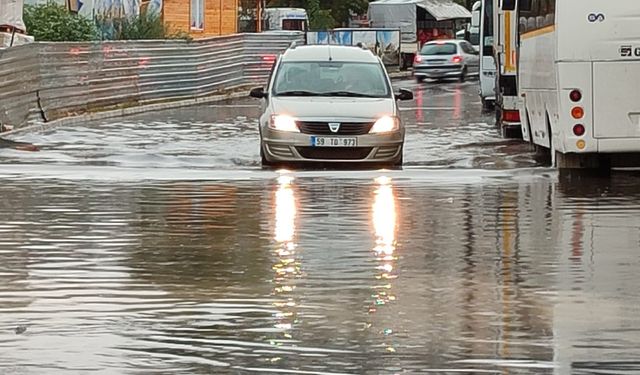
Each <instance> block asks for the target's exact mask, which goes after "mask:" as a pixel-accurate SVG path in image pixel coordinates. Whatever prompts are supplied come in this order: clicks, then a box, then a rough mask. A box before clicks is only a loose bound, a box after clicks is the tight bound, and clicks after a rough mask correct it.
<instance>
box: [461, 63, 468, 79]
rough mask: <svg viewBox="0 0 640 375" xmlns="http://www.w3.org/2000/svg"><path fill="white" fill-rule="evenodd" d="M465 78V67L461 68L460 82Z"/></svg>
mask: <svg viewBox="0 0 640 375" xmlns="http://www.w3.org/2000/svg"><path fill="white" fill-rule="evenodd" d="M466 80H467V67H466V66H465V67H464V68H462V74H460V82H464V81H466Z"/></svg>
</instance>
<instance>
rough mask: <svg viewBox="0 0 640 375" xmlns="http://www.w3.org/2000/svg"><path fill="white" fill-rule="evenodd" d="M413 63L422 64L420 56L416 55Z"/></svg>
mask: <svg viewBox="0 0 640 375" xmlns="http://www.w3.org/2000/svg"><path fill="white" fill-rule="evenodd" d="M413 62H414V63H416V64H420V63H421V62H422V56H420V55H416V57H415V58H414V59H413Z"/></svg>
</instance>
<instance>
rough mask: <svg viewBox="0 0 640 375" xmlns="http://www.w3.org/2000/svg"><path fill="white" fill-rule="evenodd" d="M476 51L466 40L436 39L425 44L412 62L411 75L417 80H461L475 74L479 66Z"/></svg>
mask: <svg viewBox="0 0 640 375" xmlns="http://www.w3.org/2000/svg"><path fill="white" fill-rule="evenodd" d="M479 60H480V58H479V56H478V52H477V51H476V50H475V49H474V48H473V46H472V45H471V43H469V42H467V41H466V40H457V39H451V40H438V41H435V42H429V43H427V44H425V45H424V46H423V47H422V49H421V50H420V52H418V54H417V55H416V57H415V60H414V62H413V76H414V77H415V78H416V80H417V81H418V82H422V81H423V80H424V79H425V78H432V79H445V78H456V79H459V80H460V81H461V82H463V81H464V80H465V79H466V78H467V76H469V75H477V74H478V70H479V68H480V63H479Z"/></svg>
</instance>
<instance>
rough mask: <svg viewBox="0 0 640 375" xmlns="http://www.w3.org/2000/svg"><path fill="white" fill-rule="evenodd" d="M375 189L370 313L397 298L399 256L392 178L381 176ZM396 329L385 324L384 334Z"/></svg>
mask: <svg viewBox="0 0 640 375" xmlns="http://www.w3.org/2000/svg"><path fill="white" fill-rule="evenodd" d="M375 183H376V190H375V192H374V199H373V206H372V211H373V227H374V232H375V246H374V248H373V254H374V256H375V258H376V264H377V268H376V270H377V271H376V275H375V278H376V283H375V285H374V287H373V294H372V298H373V304H372V306H371V307H370V308H369V313H371V314H373V313H376V312H377V311H378V309H379V308H381V307H382V306H384V305H387V304H388V303H390V302H392V301H395V300H396V296H395V295H394V293H393V289H392V281H393V280H394V279H396V278H397V277H398V272H397V270H396V263H397V260H398V257H397V255H396V254H395V251H396V233H397V230H398V228H397V217H398V213H397V210H396V198H395V195H394V192H393V186H392V184H391V179H390V178H388V177H384V176H383V177H378V178H376V180H375ZM392 333H393V327H389V326H386V327H383V329H382V334H383V335H385V336H388V335H391V334H392ZM385 346H386V350H387V351H389V352H395V348H394V347H393V346H392V345H390V344H388V343H385Z"/></svg>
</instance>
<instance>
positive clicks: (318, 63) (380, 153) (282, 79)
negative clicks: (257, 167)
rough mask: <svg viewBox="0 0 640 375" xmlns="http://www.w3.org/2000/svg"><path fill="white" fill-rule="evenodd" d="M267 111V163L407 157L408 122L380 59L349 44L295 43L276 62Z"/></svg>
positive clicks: (259, 93) (392, 161) (401, 96)
mask: <svg viewBox="0 0 640 375" xmlns="http://www.w3.org/2000/svg"><path fill="white" fill-rule="evenodd" d="M251 96H252V97H254V98H262V99H264V103H263V109H264V113H263V114H262V116H261V117H260V155H261V158H262V164H263V165H272V164H278V165H280V164H288V163H299V162H319V163H327V162H330V163H345V162H349V163H353V162H363V163H372V164H373V163H376V164H385V165H392V166H398V165H401V164H402V155H403V153H402V152H403V143H404V135H405V130H404V126H403V125H402V121H400V116H399V111H398V106H397V102H396V101H397V100H411V99H413V94H412V93H411V91H408V90H403V89H401V90H400V91H399V92H398V93H394V92H393V90H392V86H391V81H390V79H389V76H388V74H387V71H386V69H385V68H384V65H383V64H382V62H381V61H380V59H379V58H378V57H377V56H376V55H374V54H373V53H372V52H370V51H369V50H368V49H365V48H361V47H348V46H297V47H296V46H292V47H291V48H289V49H287V50H286V51H285V52H284V54H282V55H281V56H280V57H279V58H278V60H277V62H276V63H275V65H274V68H273V71H272V74H271V77H270V79H269V82H268V87H267V89H266V90H265V89H264V88H262V87H260V88H255V89H253V90H251Z"/></svg>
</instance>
